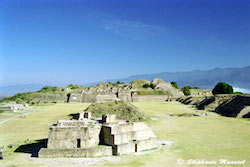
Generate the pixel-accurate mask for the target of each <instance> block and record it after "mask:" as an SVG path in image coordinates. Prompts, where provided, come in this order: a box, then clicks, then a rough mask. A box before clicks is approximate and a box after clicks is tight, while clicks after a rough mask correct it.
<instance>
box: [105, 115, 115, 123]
mask: <svg viewBox="0 0 250 167" xmlns="http://www.w3.org/2000/svg"><path fill="white" fill-rule="evenodd" d="M115 120H116V115H111V114H106V115H103V116H102V121H103V122H104V123H111V122H114V121H115Z"/></svg>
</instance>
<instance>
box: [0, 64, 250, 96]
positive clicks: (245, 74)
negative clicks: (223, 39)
mask: <svg viewBox="0 0 250 167" xmlns="http://www.w3.org/2000/svg"><path fill="white" fill-rule="evenodd" d="M154 78H161V79H163V80H165V81H167V82H171V81H176V82H177V83H178V85H179V86H180V87H183V86H186V85H190V86H198V87H200V88H203V89H205V88H206V89H212V88H213V87H214V86H215V85H216V84H217V83H218V82H226V83H229V84H231V85H233V87H237V88H240V90H241V89H243V90H249V89H250V66H247V67H244V68H215V69H212V70H207V71H201V70H195V71H191V72H162V73H156V74H141V75H133V76H130V77H127V78H120V79H112V80H107V81H105V82H113V81H118V80H119V81H121V82H125V83H129V82H131V81H133V80H137V79H145V80H150V81H151V80H153V79H154ZM97 83H99V82H97ZM97 83H92V84H97ZM86 85H90V84H86ZM43 86H45V85H42V84H41V85H39V84H26V85H12V86H4V87H1V86H0V93H1V94H5V95H14V94H16V93H22V92H31V91H37V90H40V89H41V88H42V87H43Z"/></svg>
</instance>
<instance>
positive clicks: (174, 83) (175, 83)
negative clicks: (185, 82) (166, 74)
mask: <svg viewBox="0 0 250 167" xmlns="http://www.w3.org/2000/svg"><path fill="white" fill-rule="evenodd" d="M171 85H172V86H173V87H174V88H176V89H179V86H178V85H177V82H175V81H173V82H171Z"/></svg>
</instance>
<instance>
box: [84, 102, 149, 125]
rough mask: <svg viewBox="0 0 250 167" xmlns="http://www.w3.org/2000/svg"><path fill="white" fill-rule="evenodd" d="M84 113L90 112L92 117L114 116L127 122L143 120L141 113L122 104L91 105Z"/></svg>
mask: <svg viewBox="0 0 250 167" xmlns="http://www.w3.org/2000/svg"><path fill="white" fill-rule="evenodd" d="M85 111H88V112H91V113H92V115H93V116H94V117H101V116H102V115H104V114H115V115H116V116H117V118H118V119H123V120H128V121H142V120H144V115H143V114H142V113H141V112H139V111H137V109H136V108H135V107H132V106H130V105H129V104H127V103H124V102H108V103H92V104H91V105H90V106H89V107H88V108H87V109H86V110H85Z"/></svg>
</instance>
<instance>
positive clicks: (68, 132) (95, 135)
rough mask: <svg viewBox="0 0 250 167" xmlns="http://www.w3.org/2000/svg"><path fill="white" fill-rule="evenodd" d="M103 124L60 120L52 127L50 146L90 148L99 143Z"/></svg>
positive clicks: (49, 139)
mask: <svg viewBox="0 0 250 167" xmlns="http://www.w3.org/2000/svg"><path fill="white" fill-rule="evenodd" d="M100 131H101V125H100V124H97V123H93V124H90V123H86V122H85V121H71V120H68V121H59V122H58V123H57V125H54V126H52V127H51V128H50V132H49V138H48V148H53V149H54V148H58V149H59V148H60V149H63V148H64V149H74V148H90V147H95V146H97V145H98V144H99V133H100Z"/></svg>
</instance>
